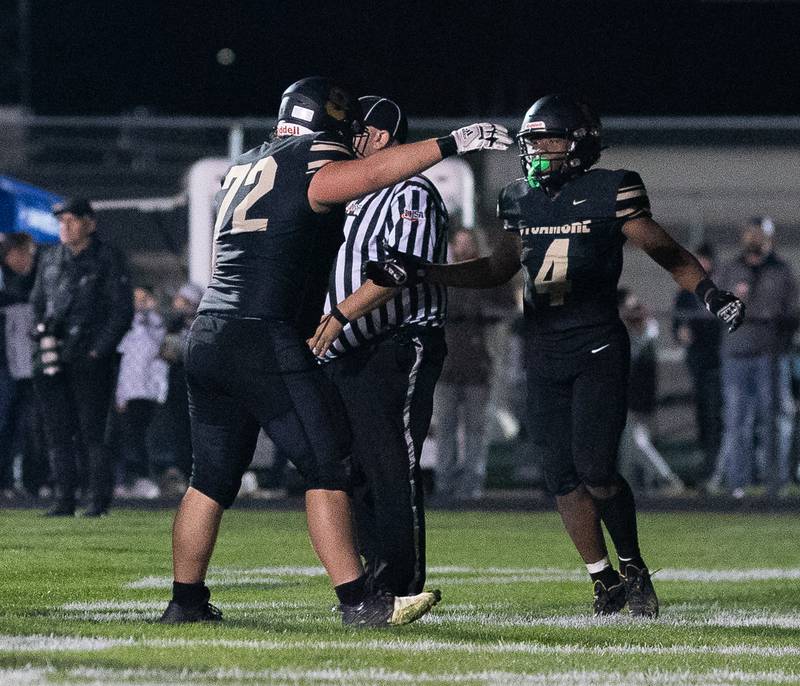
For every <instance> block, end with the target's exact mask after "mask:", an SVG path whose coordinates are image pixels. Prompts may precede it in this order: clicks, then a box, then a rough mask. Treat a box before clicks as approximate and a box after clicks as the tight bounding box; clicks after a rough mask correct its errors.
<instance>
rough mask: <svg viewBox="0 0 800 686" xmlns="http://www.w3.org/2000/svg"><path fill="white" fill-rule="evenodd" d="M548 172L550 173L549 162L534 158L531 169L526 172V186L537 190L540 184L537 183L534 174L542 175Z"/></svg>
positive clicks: (537, 180)
mask: <svg viewBox="0 0 800 686" xmlns="http://www.w3.org/2000/svg"><path fill="white" fill-rule="evenodd" d="M548 171H550V160H546V159H543V158H541V157H537V158H535V159H534V160H533V161H532V162H531V167H530V169H529V170H528V185H529V186H530V187H531V188H539V186H541V185H542V184H541V183H539V179H537V178H536V177H535V176H534V174H542V173H544V172H548Z"/></svg>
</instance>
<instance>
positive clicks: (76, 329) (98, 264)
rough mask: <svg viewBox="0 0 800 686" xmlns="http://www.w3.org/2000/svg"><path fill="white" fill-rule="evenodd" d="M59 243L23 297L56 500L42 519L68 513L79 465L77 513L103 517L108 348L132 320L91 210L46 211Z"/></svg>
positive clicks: (118, 267)
mask: <svg viewBox="0 0 800 686" xmlns="http://www.w3.org/2000/svg"><path fill="white" fill-rule="evenodd" d="M53 214H55V215H56V216H57V217H58V223H59V237H60V240H61V243H60V244H59V245H57V246H55V247H53V248H51V249H50V250H48V251H47V252H46V253H44V254H43V255H42V258H41V260H40V262H39V266H38V269H37V271H36V282H35V285H34V287H33V292H32V293H31V300H30V301H31V304H32V305H33V309H34V316H35V321H36V343H37V344H36V348H35V353H34V387H35V389H36V394H37V396H38V397H39V400H40V402H41V404H42V406H43V408H44V429H45V438H46V441H47V445H48V450H49V453H50V459H51V465H52V471H53V477H54V481H55V486H56V489H57V499H56V502H55V504H54V506H53V507H52V509H50V511H49V512H48V513H47V514H48V515H49V516H58V517H63V516H72V515H73V514H75V494H76V489H77V486H78V483H79V471H78V470H79V464H80V462H79V459H80V457H81V454H82V456H83V457H84V458H85V462H86V467H87V468H86V475H85V477H84V478H83V479H81V483H82V484H86V485H87V486H88V492H89V495H90V497H91V500H90V502H89V503H88V508H87V510H86V512H85V513H84V514H85V516H88V517H98V516H100V515H103V514H106V512H107V510H108V506H109V503H110V500H111V491H112V483H111V465H110V459H109V457H108V451H107V450H106V448H105V445H104V443H103V438H104V433H105V427H106V422H107V418H108V412H109V408H110V405H111V397H112V393H113V390H114V380H115V378H116V376H115V372H116V349H117V345H119V342H120V340H121V339H122V337H123V336H124V335H125V332H126V331H127V330H128V327H129V326H130V323H131V319H132V318H133V296H132V294H131V287H130V282H129V280H128V273H127V269H126V266H125V263H124V260H123V258H122V256H121V255H120V254H119V253H118V252H117V251H116V250H114V249H113V248H111V247H110V246H109V245H107V244H106V243H104V242H103V241H101V240H100V239H99V238H98V237H97V236H96V234H95V229H96V221H95V214H94V210H93V209H92V206H91V204H90V203H89V201H88V200H85V199H83V198H74V199H72V200H68V201H66V202H64V203H62V204H59V205H56V206H55V207H54V208H53Z"/></svg>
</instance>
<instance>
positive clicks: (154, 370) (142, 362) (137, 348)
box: [116, 310, 168, 405]
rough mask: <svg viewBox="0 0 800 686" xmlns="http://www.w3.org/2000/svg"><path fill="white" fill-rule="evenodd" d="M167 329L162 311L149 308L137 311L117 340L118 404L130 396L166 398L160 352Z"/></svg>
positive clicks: (129, 398)
mask: <svg viewBox="0 0 800 686" xmlns="http://www.w3.org/2000/svg"><path fill="white" fill-rule="evenodd" d="M165 333H166V330H165V328H164V322H163V319H162V318H161V315H160V314H158V313H157V312H154V311H152V310H150V311H147V310H145V311H140V312H136V314H135V315H134V317H133V325H132V326H131V328H130V330H129V331H128V333H126V334H125V337H124V338H123V339H122V341H120V344H119V346H117V351H118V352H120V353H122V360H121V361H120V365H119V377H118V378H117V393H116V402H117V405H124V404H125V403H127V402H128V401H129V400H155V401H156V402H158V403H163V402H164V401H165V400H166V399H167V374H168V367H167V363H166V361H165V360H163V359H162V358H161V357H160V355H159V352H160V350H161V344H162V343H163V341H164V335H165Z"/></svg>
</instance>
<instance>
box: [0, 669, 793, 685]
mask: <svg viewBox="0 0 800 686" xmlns="http://www.w3.org/2000/svg"><path fill="white" fill-rule="evenodd" d="M62 675H63V676H65V677H66V678H67V679H75V680H77V683H80V684H81V686H122V685H124V686H134V685H135V686H151V685H153V686H156V685H158V686H167V685H170V684H185V683H192V684H193V685H194V686H201V685H203V684H220V683H226V682H235V683H248V682H254V683H258V684H264V683H272V684H278V683H279V684H328V685H337V686H338V685H341V686H382V685H384V684H386V685H387V686H398V685H400V684H420V683H422V684H461V685H462V686H468V685H470V684H475V685H480V686H567V685H571V686H596V685H597V684H604V686H725V685H731V684H742V685H746V684H793V683H797V681H798V679H799V678H800V674H796V673H788V672H784V671H780V670H777V671H767V672H744V671H738V670H727V669H724V670H710V671H707V672H691V671H687V670H681V671H676V672H670V671H662V670H648V671H631V672H600V671H570V672H545V673H541V674H519V673H516V672H502V671H483V672H457V673H448V674H431V673H429V672H423V673H409V672H399V671H391V670H387V669H374V668H373V669H335V668H333V669H299V668H281V669H271V670H258V671H248V670H241V669H215V670H209V671H195V670H191V671H190V670H182V671H174V670H161V669H106V668H102V667H79V668H76V669H69V670H66V671H64V672H62V673H59V672H57V671H56V670H55V669H53V668H51V667H42V668H38V667H25V668H22V669H6V670H3V669H0V684H14V685H15V686H43V685H47V684H54V683H59V684H63V683H64V682H63V680H62V678H61V677H62ZM67 683H69V682H67Z"/></svg>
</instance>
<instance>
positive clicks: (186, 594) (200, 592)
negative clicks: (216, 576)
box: [172, 581, 211, 607]
mask: <svg viewBox="0 0 800 686" xmlns="http://www.w3.org/2000/svg"><path fill="white" fill-rule="evenodd" d="M210 597H211V591H209V590H208V588H207V587H206V585H205V584H204V583H203V582H202V581H201V582H199V583H196V584H182V583H180V582H179V581H173V582H172V599H173V600H174V601H175V602H176V603H178V605H183V606H184V607H197V606H198V605H203V604H204V603H207V602H208V599H209V598H210Z"/></svg>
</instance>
